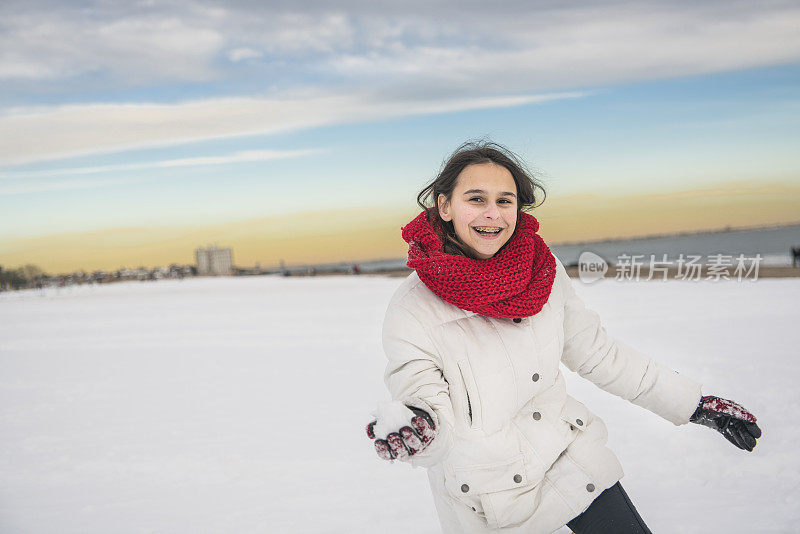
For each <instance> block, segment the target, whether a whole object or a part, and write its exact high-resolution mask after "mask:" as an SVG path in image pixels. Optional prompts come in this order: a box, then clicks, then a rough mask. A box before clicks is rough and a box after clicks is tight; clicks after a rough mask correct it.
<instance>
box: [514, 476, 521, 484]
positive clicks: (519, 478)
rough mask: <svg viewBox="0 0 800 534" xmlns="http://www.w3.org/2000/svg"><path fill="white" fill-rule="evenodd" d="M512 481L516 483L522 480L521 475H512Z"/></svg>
mask: <svg viewBox="0 0 800 534" xmlns="http://www.w3.org/2000/svg"><path fill="white" fill-rule="evenodd" d="M514 482H516V483H517V484H519V483H520V482H522V475H514Z"/></svg>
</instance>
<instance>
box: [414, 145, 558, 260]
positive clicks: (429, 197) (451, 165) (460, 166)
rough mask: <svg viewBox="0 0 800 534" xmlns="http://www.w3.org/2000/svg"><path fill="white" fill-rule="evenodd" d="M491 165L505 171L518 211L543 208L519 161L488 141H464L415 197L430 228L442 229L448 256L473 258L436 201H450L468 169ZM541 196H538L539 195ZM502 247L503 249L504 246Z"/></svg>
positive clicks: (537, 188)
mask: <svg viewBox="0 0 800 534" xmlns="http://www.w3.org/2000/svg"><path fill="white" fill-rule="evenodd" d="M481 163H494V164H496V165H501V166H503V167H505V168H506V169H508V172H510V173H511V176H512V177H513V178H514V183H515V184H516V186H517V210H518V211H528V210H531V209H533V208H537V207H539V206H541V205H542V203H543V202H544V200H545V197H546V196H547V193H546V192H545V190H544V187H543V186H542V184H541V183H540V182H539V181H538V180H536V179H535V178H534V177H533V173H532V172H531V171H530V170H528V168H527V166H526V165H525V164H524V163H523V162H522V160H521V159H520V158H519V157H518V156H517V155H516V154H514V153H513V152H511V151H510V150H509V149H507V148H506V147H504V146H502V145H500V144H497V143H494V142H492V141H487V140H479V141H467V142H466V143H463V144H462V145H461V146H459V147H458V148H457V149H456V150H455V151H454V152H453V153H452V154H451V155H450V157H448V158H447V160H446V161H445V162H444V163H443V164H442V168H441V169H440V170H439V174H438V175H437V176H436V178H434V179H433V181H432V182H431V183H429V184H428V185H426V186H425V187H424V188H423V189H422V191H420V192H419V194H418V195H417V204H419V205H420V207H421V208H422V209H423V210H424V211H426V212H427V216H428V222H430V223H431V224H433V222H434V220H435V219H438V221H439V226H440V227H441V229H442V232H443V235H441V236H440V237H441V238H442V243H443V244H444V249H443V250H444V252H445V253H447V254H460V255H462V256H467V257H469V258H473V259H477V258H475V256H474V254H473V253H472V252H471V250H470V248H469V247H467V246H466V245H465V244H464V243H463V242H462V241H461V240H460V239H459V238H458V236H457V235H456V232H455V228H454V226H453V222H452V221H445V220H443V219H442V218H441V217H440V216H439V209H438V208H437V202H436V199H438V198H439V195H440V194H442V195H444V196H445V197H446V198H447V200H450V199H451V198H452V195H453V190H454V189H455V187H456V184H457V183H458V176H459V175H460V174H461V171H463V170H464V169H465V168H466V167H468V166H469V165H479V164H481ZM538 191H540V192H541V195H539V194H538ZM504 246H505V245H504Z"/></svg>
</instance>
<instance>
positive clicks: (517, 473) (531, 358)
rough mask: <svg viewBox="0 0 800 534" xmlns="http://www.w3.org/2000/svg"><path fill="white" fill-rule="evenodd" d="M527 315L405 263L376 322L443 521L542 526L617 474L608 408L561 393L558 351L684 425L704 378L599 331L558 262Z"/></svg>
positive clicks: (530, 529) (446, 527)
mask: <svg viewBox="0 0 800 534" xmlns="http://www.w3.org/2000/svg"><path fill="white" fill-rule="evenodd" d="M556 266H557V274H556V278H555V282H554V284H553V288H552V291H551V293H550V297H549V299H548V302H547V303H546V304H545V306H544V308H542V310H541V311H540V312H539V313H537V314H536V315H534V316H532V317H525V318H521V320H518V319H514V320H512V319H502V318H495V317H484V316H482V315H479V314H476V313H474V312H470V311H466V310H463V309H461V308H458V307H456V306H453V305H452V304H449V303H447V302H445V301H444V300H442V299H440V298H439V297H437V296H436V295H435V294H434V293H433V292H431V291H430V290H429V289H428V288H427V287H426V286H425V284H424V283H423V282H422V281H421V280H420V279H419V276H417V274H416V272H413V273H412V274H411V275H410V276H409V277H408V278H407V279H406V280H405V281H404V282H403V284H402V285H401V286H400V288H398V290H397V291H396V293H395V294H394V296H393V297H392V299H391V301H390V303H389V307H388V309H387V312H386V317H385V320H384V325H383V347H384V351H385V353H386V356H387V358H388V364H387V367H386V373H385V375H384V379H385V382H386V385H387V387H388V388H389V391H390V393H391V395H392V398H393V399H394V400H401V401H404V402H405V403H406V404H409V405H415V406H418V407H420V408H423V409H425V410H427V411H429V412H431V414H432V416H433V417H434V419H435V422H436V425H437V429H438V430H437V432H438V433H437V436H436V438H435V439H434V441H433V442H432V443H431V445H430V446H429V447H428V448H427V449H426V450H425V451H423V452H422V453H418V454H416V455H415V456H413V457H412V464H413V465H415V466H417V465H418V466H423V467H427V468H428V478H429V481H430V484H431V490H432V492H433V495H434V501H435V505H436V510H437V512H438V515H439V519H440V522H441V525H442V530H443V532H444V533H445V534H451V533H452V534H456V533H457V534H463V533H482V532H491V531H494V529H497V528H503V530H502V531H503V532H515V533H520V534H521V533H525V534H536V533H551V532H553V531H554V530H557V529H558V528H560V527H561V526H563V525H565V524H566V523H567V522H568V521H570V520H571V519H572V518H574V517H576V516H577V515H579V514H580V513H581V512H583V511H584V510H585V509H586V508H587V507H588V506H589V504H591V502H592V501H593V500H594V499H595V498H596V497H597V496H598V495H599V494H600V493H601V492H602V491H603V490H604V489H606V488H608V487H610V486H612V485H614V483H615V482H617V481H618V480H619V479H620V478H621V477H622V476H623V472H622V467H621V466H620V463H619V461H618V460H617V458H616V456H615V455H614V453H613V452H611V450H609V449H608V448H607V447H606V441H607V437H608V434H607V431H606V427H605V425H604V423H603V421H602V420H601V419H600V418H599V417H597V416H595V415H594V414H593V413H592V412H590V411H589V410H588V409H587V408H586V407H585V406H584V405H583V404H581V403H580V402H578V401H577V400H575V399H574V398H572V397H570V396H569V395H567V393H566V390H565V384H564V377H563V376H562V374H561V372H560V370H559V362H563V363H564V364H565V365H566V366H567V367H568V368H569V369H570V370H572V371H576V372H577V373H578V374H579V375H580V376H582V377H584V378H586V379H588V380H591V381H592V382H594V383H595V384H596V385H597V386H599V387H600V388H602V389H604V390H606V391H608V392H609V393H613V394H614V395H618V396H620V397H622V398H623V399H626V400H629V401H631V402H632V403H634V404H637V405H639V406H642V407H644V408H646V409H648V410H650V411H652V412H654V413H656V414H658V415H660V416H661V417H663V418H664V419H667V420H668V421H671V422H672V423H674V424H676V425H682V424H685V423H687V422H688V421H689V416H690V415H691V414H692V412H693V411H694V409H695V407H696V406H697V404H698V402H699V401H700V397H701V392H700V384H698V383H696V382H694V381H692V380H690V379H689V378H687V377H684V376H682V375H679V374H678V373H676V372H675V371H673V370H671V369H669V368H667V367H665V366H663V365H661V364H660V363H657V362H655V361H653V360H652V359H650V358H649V357H647V356H646V355H644V354H642V353H641V352H639V351H637V350H635V349H633V348H631V347H630V346H628V345H626V344H624V343H622V342H620V341H618V340H615V339H613V338H612V337H610V336H609V335H608V334H606V331H605V329H604V328H603V326H602V325H601V323H600V319H599V317H598V315H597V314H596V313H595V312H593V311H591V310H589V309H587V308H586V307H585V306H584V304H583V302H582V301H581V300H580V299H579V298H578V297H577V295H576V294H575V292H574V290H573V288H572V283H571V281H570V279H569V277H568V276H567V273H566V271H565V270H564V266H563V265H562V264H561V262H559V261H558V260H556Z"/></svg>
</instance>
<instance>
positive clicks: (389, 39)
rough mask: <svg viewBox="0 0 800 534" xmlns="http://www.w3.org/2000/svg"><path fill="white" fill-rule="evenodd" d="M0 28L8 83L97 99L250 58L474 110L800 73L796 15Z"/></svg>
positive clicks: (16, 22)
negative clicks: (42, 84) (59, 86)
mask: <svg viewBox="0 0 800 534" xmlns="http://www.w3.org/2000/svg"><path fill="white" fill-rule="evenodd" d="M0 16H1V17H2V20H3V25H2V28H0V50H1V51H2V52H0V79H5V80H7V81H13V82H21V81H25V80H29V81H30V80H44V79H52V80H71V81H73V82H75V83H77V84H81V83H83V84H86V85H85V87H86V88H87V89H88V88H91V85H90V84H97V83H98V80H103V81H104V82H105V83H112V82H115V83H117V84H118V86H120V87H129V86H131V85H134V86H142V85H147V84H150V83H164V82H187V81H188V82H197V81H203V80H212V79H213V80H226V79H229V76H230V73H229V72H228V71H227V70H226V68H231V69H233V68H236V69H241V68H242V65H241V63H242V61H243V60H244V59H251V60H254V61H249V62H245V63H247V64H248V67H247V68H249V69H251V70H247V71H245V72H246V73H247V75H248V77H249V78H250V79H251V80H253V81H255V80H264V81H267V80H269V83H270V84H277V85H278V88H279V89H281V90H285V89H289V88H292V87H298V86H300V85H303V84H307V83H308V82H309V79H313V80H314V83H315V84H320V83H321V84H326V83H333V82H335V83H337V84H344V85H348V86H349V87H361V88H363V87H364V84H365V83H369V84H372V85H373V86H374V87H377V86H381V83H383V84H387V83H391V84H393V85H396V83H397V81H398V80H400V81H401V82H402V83H403V85H404V86H406V87H408V88H409V90H411V91H417V92H419V91H421V90H424V89H425V88H430V89H431V91H434V92H435V91H438V90H440V89H441V87H443V86H446V85H447V84H448V83H452V82H454V81H455V82H459V83H460V86H459V87H457V88H453V87H452V86H450V88H451V90H454V91H455V92H457V93H460V95H461V96H464V95H465V94H478V89H481V90H483V91H484V92H483V94H484V95H485V94H488V92H489V91H496V90H498V88H505V92H506V93H511V92H517V93H519V92H523V93H530V92H537V91H543V90H552V89H554V88H559V89H563V88H572V87H575V86H576V85H581V84H582V85H596V84H601V83H611V82H614V81H624V80H633V79H637V80H638V79H649V78H653V77H657V78H661V77H669V76H681V75H687V74H697V73H703V72H715V71H718V70H726V69H739V68H746V67H752V66H760V65H773V64H777V63H784V62H791V61H798V60H800V32H797V27H798V24H800V5H798V4H797V2H757V3H756V2H730V1H714V0H708V1H705V2H686V1H684V2H681V1H674V0H672V1H666V0H665V1H649V2H618V1H613V0H612V1H606V2H602V3H601V2H588V1H586V2H568V3H558V2H551V1H528V2H521V1H520V2H507V3H504V4H503V6H502V8H498V7H496V6H494V5H490V4H487V3H481V2H477V1H467V2H463V3H459V4H453V5H446V4H437V3H435V2H434V3H432V2H422V1H411V2H402V3H394V4H389V3H376V2H366V1H362V0H342V1H341V2H337V3H336V6H335V7H333V6H331V5H330V4H329V3H324V2H313V1H310V2H302V3H288V2H281V1H271V2H250V1H228V2H221V1H213V0H208V1H195V0H172V1H168V2H129V3H114V2H104V1H99V0H96V1H91V0H89V1H88V2H86V3H85V4H83V6H82V7H81V8H80V9H77V8H75V7H74V6H72V5H66V4H64V3H63V2H59V1H57V0H50V1H46V2H36V1H28V2H22V1H19V0H8V1H7V2H3V4H2V7H0ZM224 57H227V58H228V59H229V60H230V62H220V61H219V59H220V58H224ZM255 60H258V61H255ZM265 65H266V66H267V67H268V68H267V69H265V68H264V66H265ZM236 72H237V73H238V72H240V70H237V71H236ZM26 87H28V88H29V89H30V88H31V86H30V85H28V86H26ZM374 87H373V88H374ZM33 90H35V91H40V90H42V89H41V88H36V87H33ZM469 91H472V92H471V93H470V92H469Z"/></svg>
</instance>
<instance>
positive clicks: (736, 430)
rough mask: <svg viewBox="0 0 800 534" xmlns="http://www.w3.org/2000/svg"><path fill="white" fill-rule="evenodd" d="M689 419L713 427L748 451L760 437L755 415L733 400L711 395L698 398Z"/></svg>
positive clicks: (751, 449)
mask: <svg viewBox="0 0 800 534" xmlns="http://www.w3.org/2000/svg"><path fill="white" fill-rule="evenodd" d="M689 421H691V422H692V423H697V424H699V425H704V426H707V427H709V428H713V429H714V430H716V431H717V432H719V433H721V434H722V435H723V436H725V439H727V440H728V441H730V442H731V443H733V444H734V445H736V446H737V447H739V448H740V449H743V450H746V451H749V452H752V451H753V448H755V446H756V439H757V438H760V437H761V429H760V428H758V425H757V424H756V416H754V415H753V414H751V413H750V412H748V411H747V410H745V409H744V407H743V406H741V405H739V404H737V403H735V402H733V401H729V400H727V399H721V398H719V397H714V396H712V395H707V396H705V397H703V398H702V399H700V403H699V404H698V405H697V409H696V410H695V411H694V413H693V414H692V416H691V417H690V418H689Z"/></svg>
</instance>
